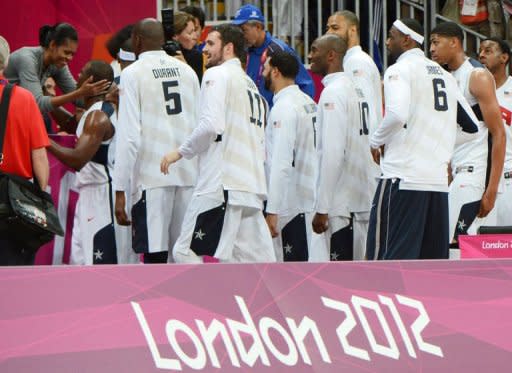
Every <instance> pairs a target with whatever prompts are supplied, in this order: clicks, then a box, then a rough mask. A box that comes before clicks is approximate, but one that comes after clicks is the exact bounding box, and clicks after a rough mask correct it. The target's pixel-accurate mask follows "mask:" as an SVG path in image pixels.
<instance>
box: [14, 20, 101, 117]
mask: <svg viewBox="0 0 512 373" xmlns="http://www.w3.org/2000/svg"><path fill="white" fill-rule="evenodd" d="M39 44H40V46H39V47H23V48H21V49H18V50H17V51H15V52H14V53H13V54H12V55H11V63H10V64H9V65H8V66H7V68H6V69H5V77H6V78H7V79H8V80H9V81H10V82H11V83H15V84H19V85H20V86H21V87H23V88H26V89H28V90H29V91H30V92H32V94H33V95H34V97H35V99H36V102H37V104H38V106H39V109H40V110H41V113H45V112H51V111H54V110H55V109H56V108H59V107H60V106H62V105H64V104H67V103H71V102H74V101H76V100H78V99H80V98H82V97H84V96H94V95H97V94H100V93H102V92H104V91H105V90H106V89H107V87H108V86H109V83H108V82H106V81H104V80H102V81H99V82H96V83H92V77H90V79H89V80H88V81H86V82H85V84H83V85H82V86H81V87H80V88H78V89H77V87H76V81H75V79H74V78H73V76H72V75H71V72H70V71H69V67H68V63H69V62H70V61H71V60H72V59H73V56H74V55H75V53H76V50H77V48H78V35H77V32H76V30H75V29H74V27H73V26H71V25H70V24H68V23H58V24H56V25H54V26H48V25H46V26H43V27H41V28H40V30H39ZM48 77H52V78H53V79H54V80H55V82H56V83H57V86H58V87H59V88H60V89H61V90H62V91H63V92H64V94H63V95H60V96H55V97H51V96H45V95H44V93H43V85H44V83H45V82H46V79H48ZM54 114H56V116H55V118H56V120H57V121H58V123H59V125H66V124H68V121H70V120H72V119H73V117H72V116H71V114H69V113H67V112H62V111H59V112H54ZM74 119H75V120H76V118H74Z"/></svg>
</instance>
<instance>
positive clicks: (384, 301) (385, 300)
mask: <svg viewBox="0 0 512 373" xmlns="http://www.w3.org/2000/svg"><path fill="white" fill-rule="evenodd" d="M379 300H380V302H381V303H382V304H384V305H386V306H388V307H389V311H390V312H391V316H393V319H394V320H395V323H396V326H397V327H398V331H399V332H400V334H401V335H402V339H403V341H404V344H405V348H406V349H407V352H408V353H409V355H410V356H412V357H413V358H416V351H414V347H413V345H412V342H411V338H410V337H409V333H407V330H406V329H405V325H404V322H403V321H402V318H401V317H400V314H399V313H398V310H397V308H396V306H395V303H393V299H391V298H389V297H385V296H383V295H379Z"/></svg>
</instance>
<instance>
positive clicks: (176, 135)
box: [114, 18, 199, 263]
mask: <svg viewBox="0 0 512 373" xmlns="http://www.w3.org/2000/svg"><path fill="white" fill-rule="evenodd" d="M163 44H164V31H163V27H162V24H161V23H160V22H159V21H157V20H155V19H152V18H147V19H143V20H141V21H139V22H138V23H137V24H136V25H135V27H134V29H133V32H132V49H133V52H134V53H135V55H136V56H138V60H137V61H135V62H134V63H133V64H131V65H130V66H128V67H127V68H126V69H124V70H123V72H122V73H121V86H120V95H119V96H120V97H119V101H120V106H119V119H118V120H119V123H122V125H121V126H120V128H119V130H118V134H117V136H118V139H117V144H116V156H115V159H116V164H115V166H114V185H115V190H116V218H117V221H118V222H119V224H123V225H129V224H132V231H133V243H132V246H133V249H134V250H135V252H136V253H144V262H145V263H165V262H167V261H168V260H170V261H172V257H170V256H169V255H168V253H169V249H172V247H173V245H174V242H175V241H176V238H177V237H178V235H179V232H180V229H181V222H182V220H183V216H184V214H185V209H186V206H187V204H188V201H189V199H190V197H191V195H192V190H193V186H194V185H195V183H196V177H197V166H196V162H195V161H194V160H185V159H184V160H181V161H180V162H178V163H177V164H176V167H175V168H174V170H173V172H172V173H171V174H169V175H163V174H161V173H160V169H159V165H160V157H161V154H163V153H165V152H166V150H167V149H168V148H169V147H178V146H179V145H180V144H181V143H183V141H184V140H185V138H186V137H187V136H188V135H189V134H190V133H191V132H192V130H193V129H194V126H195V123H196V122H197V116H196V102H197V100H198V99H199V81H198V79H197V75H196V74H195V73H194V70H192V68H191V67H190V66H188V65H187V64H185V63H183V62H181V61H179V60H178V59H176V58H174V57H171V56H168V55H167V54H166V53H165V52H164V51H163V50H162V47H161V46H162V45H163ZM128 193H130V194H131V197H132V200H133V202H134V204H133V206H126V200H127V194H128ZM128 211H131V221H130V219H129V218H128Z"/></svg>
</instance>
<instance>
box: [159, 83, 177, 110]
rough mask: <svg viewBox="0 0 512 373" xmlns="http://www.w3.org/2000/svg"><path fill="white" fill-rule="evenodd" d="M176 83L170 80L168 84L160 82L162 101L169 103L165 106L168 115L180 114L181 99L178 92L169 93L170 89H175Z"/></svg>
mask: <svg viewBox="0 0 512 373" xmlns="http://www.w3.org/2000/svg"><path fill="white" fill-rule="evenodd" d="M177 86H178V81H176V80H171V81H168V82H162V88H163V90H164V100H165V102H166V103H167V102H169V104H168V105H165V109H166V110H167V114H168V115H174V114H179V113H181V97H180V94H179V93H178V92H171V88H172V87H177Z"/></svg>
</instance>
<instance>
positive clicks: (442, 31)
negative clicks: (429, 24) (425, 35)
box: [430, 22, 464, 43]
mask: <svg viewBox="0 0 512 373" xmlns="http://www.w3.org/2000/svg"><path fill="white" fill-rule="evenodd" d="M433 34H437V35H441V36H447V37H455V38H457V39H459V40H460V42H461V43H462V42H463V41H464V32H462V28H461V27H460V26H459V25H458V24H456V23H455V22H443V23H440V24H438V25H437V26H436V27H434V28H433V29H432V31H431V32H430V35H433Z"/></svg>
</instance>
